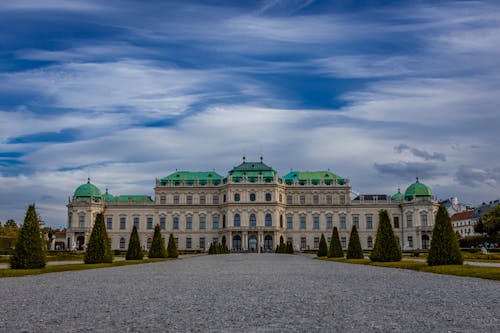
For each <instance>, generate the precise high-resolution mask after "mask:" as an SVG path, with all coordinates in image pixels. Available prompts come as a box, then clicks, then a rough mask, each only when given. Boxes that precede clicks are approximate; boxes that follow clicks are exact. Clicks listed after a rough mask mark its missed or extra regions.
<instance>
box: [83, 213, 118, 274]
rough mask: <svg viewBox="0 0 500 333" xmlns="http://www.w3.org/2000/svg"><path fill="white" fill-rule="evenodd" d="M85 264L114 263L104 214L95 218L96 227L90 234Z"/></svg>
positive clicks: (99, 214) (84, 259)
mask: <svg viewBox="0 0 500 333" xmlns="http://www.w3.org/2000/svg"><path fill="white" fill-rule="evenodd" d="M83 262H85V263H86V264H100V263H111V262H113V252H111V244H110V243H109V239H108V233H107V232H106V226H105V225H104V214H103V213H98V214H97V215H96V217H95V222H94V227H93V228H92V233H91V234H90V240H89V245H88V247H87V251H86V252H85V257H84V258H83Z"/></svg>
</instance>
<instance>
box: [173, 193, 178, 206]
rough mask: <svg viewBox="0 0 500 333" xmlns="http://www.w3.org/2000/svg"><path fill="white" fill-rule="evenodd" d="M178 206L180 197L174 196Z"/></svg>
mask: <svg viewBox="0 0 500 333" xmlns="http://www.w3.org/2000/svg"><path fill="white" fill-rule="evenodd" d="M178 204H179V196H178V195H174V205H178Z"/></svg>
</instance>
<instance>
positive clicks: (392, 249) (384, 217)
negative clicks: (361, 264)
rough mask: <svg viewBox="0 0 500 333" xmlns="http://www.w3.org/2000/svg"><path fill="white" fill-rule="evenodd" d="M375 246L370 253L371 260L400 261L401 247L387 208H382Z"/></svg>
mask: <svg viewBox="0 0 500 333" xmlns="http://www.w3.org/2000/svg"><path fill="white" fill-rule="evenodd" d="M378 216H379V221H378V228H377V236H376V237H377V238H376V239H375V246H374V247H373V251H372V253H371V254H370V259H371V261H383V262H387V261H400V260H401V249H400V248H399V242H398V240H397V237H396V236H395V235H394V231H393V230H392V226H391V222H390V220H389V213H388V212H387V210H385V209H382V210H380V212H379V214H378Z"/></svg>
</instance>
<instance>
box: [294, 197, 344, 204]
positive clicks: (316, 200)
mask: <svg viewBox="0 0 500 333" xmlns="http://www.w3.org/2000/svg"><path fill="white" fill-rule="evenodd" d="M345 203H346V197H345V195H343V194H340V195H338V196H337V200H336V202H335V204H340V205H345ZM286 204H287V205H293V204H299V205H306V204H313V205H333V204H334V200H333V195H331V194H326V195H324V194H307V195H306V194H298V195H292V194H288V195H287V196H286Z"/></svg>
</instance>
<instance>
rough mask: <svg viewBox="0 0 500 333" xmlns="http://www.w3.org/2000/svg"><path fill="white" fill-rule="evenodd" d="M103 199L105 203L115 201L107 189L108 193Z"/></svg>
mask: <svg viewBox="0 0 500 333" xmlns="http://www.w3.org/2000/svg"><path fill="white" fill-rule="evenodd" d="M102 197H103V198H104V201H106V202H110V201H114V200H115V197H114V196H112V195H111V194H109V193H108V189H106V193H104V194H103V195H102Z"/></svg>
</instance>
